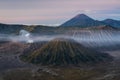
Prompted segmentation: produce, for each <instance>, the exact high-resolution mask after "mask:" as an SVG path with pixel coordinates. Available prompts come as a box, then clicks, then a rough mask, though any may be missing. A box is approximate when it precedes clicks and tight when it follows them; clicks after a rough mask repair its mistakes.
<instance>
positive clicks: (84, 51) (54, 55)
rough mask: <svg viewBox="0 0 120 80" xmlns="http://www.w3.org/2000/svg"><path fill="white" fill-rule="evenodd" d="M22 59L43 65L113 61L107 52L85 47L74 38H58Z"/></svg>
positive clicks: (22, 56)
mask: <svg viewBox="0 0 120 80" xmlns="http://www.w3.org/2000/svg"><path fill="white" fill-rule="evenodd" d="M21 59H22V60H23V61H26V62H30V63H33V64H42V65H68V64H70V65H80V64H81V63H99V62H107V61H111V60H112V57H111V56H110V55H108V54H107V53H101V52H97V51H94V50H91V49H88V48H86V47H84V46H83V45H81V44H79V43H78V42H76V41H74V40H72V39H65V38H56V39H54V40H52V41H50V42H48V43H46V44H45V45H43V46H42V47H41V48H40V49H37V50H34V51H33V52H31V53H29V55H27V56H26V55H25V56H24V54H23V55H21Z"/></svg>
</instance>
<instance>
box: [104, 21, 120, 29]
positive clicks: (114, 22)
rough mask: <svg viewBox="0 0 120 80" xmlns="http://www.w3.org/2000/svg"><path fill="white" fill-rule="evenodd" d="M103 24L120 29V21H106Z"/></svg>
mask: <svg viewBox="0 0 120 80" xmlns="http://www.w3.org/2000/svg"><path fill="white" fill-rule="evenodd" d="M103 22H104V23H105V24H108V25H111V26H113V27H116V28H120V21H118V20H113V19H106V20H103Z"/></svg>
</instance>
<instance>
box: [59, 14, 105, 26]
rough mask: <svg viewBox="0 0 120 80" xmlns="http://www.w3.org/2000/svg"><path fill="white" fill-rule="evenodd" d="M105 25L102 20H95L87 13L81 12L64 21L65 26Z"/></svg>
mask: <svg viewBox="0 0 120 80" xmlns="http://www.w3.org/2000/svg"><path fill="white" fill-rule="evenodd" d="M100 25H105V24H104V23H102V22H101V21H97V20H94V19H92V18H90V17H88V16H87V15H85V14H79V15H77V16H75V17H73V18H72V19H70V20H68V21H67V22H65V23H63V24H62V25H61V26H63V27H91V26H100Z"/></svg>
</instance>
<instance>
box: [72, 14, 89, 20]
mask: <svg viewBox="0 0 120 80" xmlns="http://www.w3.org/2000/svg"><path fill="white" fill-rule="evenodd" d="M74 18H79V19H88V18H89V19H91V18H90V17H88V16H87V15H85V14H78V15H77V16H75V17H74Z"/></svg>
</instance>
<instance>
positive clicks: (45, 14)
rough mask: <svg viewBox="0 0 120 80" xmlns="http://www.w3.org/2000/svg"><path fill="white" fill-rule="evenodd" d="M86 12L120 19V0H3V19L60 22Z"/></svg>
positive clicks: (0, 14) (0, 3) (0, 16)
mask: <svg viewBox="0 0 120 80" xmlns="http://www.w3.org/2000/svg"><path fill="white" fill-rule="evenodd" d="M83 13H84V14H86V15H88V16H90V17H92V18H94V19H98V20H104V19H106V18H112V19H117V20H120V0H0V23H8V24H29V25H38V24H42V25H60V24H62V23H64V22H65V21H67V20H69V19H71V18H72V17H74V16H76V15H78V14H83Z"/></svg>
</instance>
